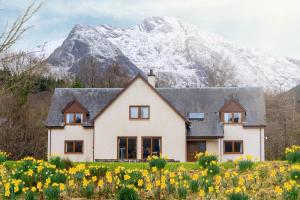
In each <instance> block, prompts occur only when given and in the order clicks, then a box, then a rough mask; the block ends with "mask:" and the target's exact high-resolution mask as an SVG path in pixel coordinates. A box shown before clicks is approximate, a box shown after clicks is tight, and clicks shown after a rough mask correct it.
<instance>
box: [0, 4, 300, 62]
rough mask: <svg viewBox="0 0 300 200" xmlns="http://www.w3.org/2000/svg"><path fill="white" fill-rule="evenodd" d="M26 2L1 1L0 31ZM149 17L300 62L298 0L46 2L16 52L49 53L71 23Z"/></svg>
mask: <svg viewBox="0 0 300 200" xmlns="http://www.w3.org/2000/svg"><path fill="white" fill-rule="evenodd" d="M30 2H31V1H30V0H0V31H1V32H2V31H3V29H4V27H5V26H6V25H7V24H9V23H10V22H12V20H13V19H15V18H16V17H17V16H18V15H20V14H21V13H22V12H23V11H24V9H25V8H26V7H27V6H28V5H29V4H30ZM37 2H39V0H37ZM151 16H168V17H175V18H177V19H179V20H182V21H186V22H189V23H192V24H196V25H199V26H200V27H201V28H203V29H205V30H207V31H210V32H214V33H217V34H219V35H221V36H223V37H224V38H225V39H228V40H231V41H234V42H236V43H238V44H240V45H242V46H245V47H250V48H256V49H260V50H262V51H265V52H268V53H270V54H273V55H278V56H289V57H294V58H299V59H300V0H80V1H79V0H48V1H47V0H46V1H44V5H43V7H42V8H41V9H40V11H39V12H38V13H37V14H36V15H35V16H34V18H33V19H32V20H31V21H30V23H29V25H33V28H32V29H31V30H30V31H28V32H27V33H26V34H25V35H24V37H23V39H22V40H21V41H19V43H18V45H17V48H18V49H23V50H32V49H34V48H35V47H36V46H38V45H41V44H43V43H44V42H47V51H48V52H50V51H52V50H53V49H54V48H55V47H57V46H59V45H60V44H61V43H62V41H63V39H65V38H66V36H67V35H68V33H69V31H70V30H71V28H72V27H73V26H74V25H75V24H88V25H98V24H109V25H114V26H121V27H126V26H131V25H135V24H138V23H140V22H141V21H142V20H143V19H144V18H146V17H151Z"/></svg>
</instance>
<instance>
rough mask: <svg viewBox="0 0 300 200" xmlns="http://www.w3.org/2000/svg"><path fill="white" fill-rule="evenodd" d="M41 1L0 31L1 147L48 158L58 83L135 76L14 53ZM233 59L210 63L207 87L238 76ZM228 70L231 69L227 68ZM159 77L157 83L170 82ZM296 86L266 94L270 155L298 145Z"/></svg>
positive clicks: (111, 82)
mask: <svg viewBox="0 0 300 200" xmlns="http://www.w3.org/2000/svg"><path fill="white" fill-rule="evenodd" d="M40 6H41V5H36V4H32V5H30V6H29V7H28V9H27V10H25V11H24V13H23V14H22V15H21V16H20V17H19V18H17V19H16V20H15V21H14V22H13V23H12V24H11V25H10V26H8V28H7V29H6V30H5V31H4V32H3V33H2V34H1V33H0V150H2V151H7V152H10V153H11V157H12V159H20V158H23V157H25V156H34V157H36V158H41V159H45V158H46V157H47V155H46V152H47V128H46V127H45V120H46V118H47V112H48V109H49V106H50V103H51V98H52V95H53V92H54V89H55V88H56V87H67V88H68V87H70V88H71V87H75V88H77V87H124V85H125V84H126V83H127V82H128V81H129V80H130V79H131V77H130V76H129V75H128V74H126V72H125V71H123V70H122V66H121V65H120V64H119V63H113V64H112V65H111V66H110V67H108V68H107V69H106V70H105V71H101V73H98V72H97V73H96V69H95V66H96V64H95V61H94V60H93V59H92V58H91V59H89V60H87V62H86V63H83V64H82V65H83V68H84V69H85V70H83V71H82V73H80V75H81V76H75V77H74V78H72V79H57V78H56V77H51V76H49V75H45V74H48V73H47V59H46V58H44V57H42V56H36V55H35V54H33V53H32V52H20V51H19V52H15V51H14V50H13V46H14V45H15V44H16V43H17V42H18V41H19V39H20V38H21V36H22V35H23V34H24V33H25V32H26V31H27V30H28V28H29V27H28V26H27V25H26V23H27V22H28V21H29V20H30V19H31V17H32V16H33V15H34V14H35V13H36V12H37V11H38V10H39V8H40ZM232 67H234V66H231V65H230V63H220V62H219V61H218V60H217V61H216V62H215V63H212V65H211V66H207V68H206V69H207V85H208V86H228V85H230V84H236V83H228V82H226V80H230V81H232V80H233V79H234V74H233V73H232V71H233V70H230V69H231V68H232ZM229 72H230V73H229ZM171 85H172V83H170V81H169V80H167V79H163V78H160V77H158V82H157V86H158V87H166V86H171ZM299 102H300V98H299V93H298V92H297V90H295V89H292V90H290V91H280V92H270V91H269V92H267V93H266V123H267V127H266V130H265V136H266V140H265V144H266V145H265V146H266V147H265V150H266V158H267V159H272V160H274V159H282V158H283V156H284V149H285V147H288V146H291V145H293V144H300V137H299V135H300V123H299V122H300V108H299Z"/></svg>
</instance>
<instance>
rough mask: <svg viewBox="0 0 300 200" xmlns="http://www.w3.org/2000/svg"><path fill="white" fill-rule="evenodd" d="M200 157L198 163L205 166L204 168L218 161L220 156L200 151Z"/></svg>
mask: <svg viewBox="0 0 300 200" xmlns="http://www.w3.org/2000/svg"><path fill="white" fill-rule="evenodd" d="M197 157H198V164H199V165H200V166H201V167H203V168H205V169H206V168H207V167H208V166H210V165H211V163H212V162H213V161H214V162H218V158H217V156H215V155H212V154H209V153H207V152H205V153H199V154H198V155H197Z"/></svg>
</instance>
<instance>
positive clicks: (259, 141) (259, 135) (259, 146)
mask: <svg viewBox="0 0 300 200" xmlns="http://www.w3.org/2000/svg"><path fill="white" fill-rule="evenodd" d="M261 152H262V151H261V128H259V161H261Z"/></svg>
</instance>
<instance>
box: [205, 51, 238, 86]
mask: <svg viewBox="0 0 300 200" xmlns="http://www.w3.org/2000/svg"><path fill="white" fill-rule="evenodd" d="M204 69H205V75H206V76H205V82H206V86H208V87H225V86H235V85H236V84H237V81H236V72H235V66H234V65H233V64H232V63H231V61H230V59H229V58H224V57H222V56H219V55H215V56H214V58H213V59H212V61H211V62H210V63H208V64H206V66H205V67H204Z"/></svg>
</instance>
